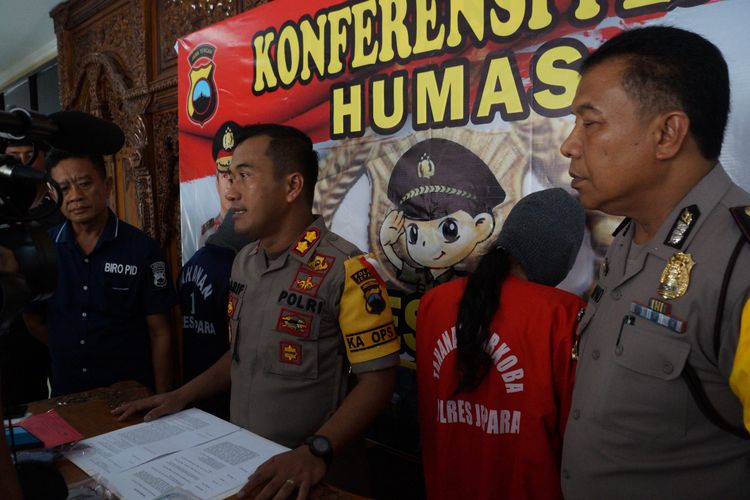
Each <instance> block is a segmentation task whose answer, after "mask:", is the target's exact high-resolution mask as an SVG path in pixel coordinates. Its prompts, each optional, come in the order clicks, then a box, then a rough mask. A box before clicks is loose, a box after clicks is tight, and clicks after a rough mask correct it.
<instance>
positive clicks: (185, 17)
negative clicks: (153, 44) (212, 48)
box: [156, 0, 241, 75]
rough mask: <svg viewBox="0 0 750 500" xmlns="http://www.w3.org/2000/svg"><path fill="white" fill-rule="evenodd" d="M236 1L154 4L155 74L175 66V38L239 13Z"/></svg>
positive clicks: (191, 0) (187, 0)
mask: <svg viewBox="0 0 750 500" xmlns="http://www.w3.org/2000/svg"><path fill="white" fill-rule="evenodd" d="M238 3H239V2H238V1H237V0H218V1H205V0H204V1H199V0H162V1H160V2H156V34H157V36H156V39H157V54H156V61H157V67H156V73H157V74H159V75H161V74H163V73H164V72H165V71H167V70H170V69H173V68H175V67H176V65H177V53H176V52H175V50H174V44H175V42H176V41H177V39H178V38H180V37H182V36H185V35H187V34H189V33H192V32H193V31H196V30H199V29H201V28H204V27H206V26H209V25H211V24H214V23H217V22H219V21H222V20H224V19H226V18H228V17H231V16H233V15H235V14H237V13H238V12H241V9H240V7H239V6H238Z"/></svg>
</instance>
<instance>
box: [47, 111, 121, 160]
mask: <svg viewBox="0 0 750 500" xmlns="http://www.w3.org/2000/svg"><path fill="white" fill-rule="evenodd" d="M49 120H50V121H51V122H52V123H53V124H55V125H56V126H57V133H56V134H54V135H53V136H52V137H49V138H48V139H47V144H49V145H50V146H52V147H53V148H57V149H63V150H65V151H69V152H71V153H76V154H91V155H111V154H115V153H117V152H118V151H119V150H120V149H122V147H123V145H125V134H123V132H122V129H121V128H120V127H119V126H118V125H117V124H115V123H112V122H110V121H107V120H102V119H101V118H97V117H95V116H93V115H90V114H88V113H84V112H82V111H58V112H57V113H52V114H51V115H49Z"/></svg>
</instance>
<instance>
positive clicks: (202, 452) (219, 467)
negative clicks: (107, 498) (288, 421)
mask: <svg viewBox="0 0 750 500" xmlns="http://www.w3.org/2000/svg"><path fill="white" fill-rule="evenodd" d="M286 450H287V448H284V447H283V446H281V445H278V444H276V443H273V442H271V441H268V440H266V439H263V438H262V437H260V436H258V435H256V434H253V433H251V432H250V431H247V430H244V429H240V430H238V431H236V432H234V433H232V434H229V435H228V436H224V437H222V438H219V439H216V440H214V441H210V442H208V443H205V444H202V445H200V446H196V447H195V448H190V449H187V450H183V451H180V452H177V453H172V454H170V455H167V456H164V457H161V458H158V459H156V460H153V461H151V462H147V463H145V464H143V465H139V466H138V467H134V468H132V469H129V470H127V471H125V472H121V473H119V474H114V475H109V476H108V477H106V478H104V479H103V482H104V484H105V486H107V488H108V489H109V490H110V491H113V492H115V493H116V494H117V495H118V496H120V498H125V499H139V500H141V499H142V500H149V499H153V498H157V497H159V496H160V495H165V494H167V493H170V492H172V491H174V490H175V489H177V488H180V489H182V490H184V491H187V492H189V493H191V494H193V495H195V496H196V497H197V498H202V499H214V498H225V497H227V496H229V495H232V494H234V493H236V492H237V491H239V489H240V488H241V487H242V486H243V485H244V484H245V483H246V482H247V478H248V476H249V475H250V474H252V473H253V472H255V469H257V468H258V466H259V465H260V464H262V463H263V462H265V461H266V460H268V459H269V458H270V457H272V456H273V455H277V454H279V453H281V452H284V451H286Z"/></svg>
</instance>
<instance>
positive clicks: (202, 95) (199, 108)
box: [187, 44, 219, 127]
mask: <svg viewBox="0 0 750 500" xmlns="http://www.w3.org/2000/svg"><path fill="white" fill-rule="evenodd" d="M215 53H216V47H214V46H212V45H209V44H202V45H199V46H198V47H196V48H195V50H193V51H192V52H191V53H190V55H189V56H188V62H189V64H190V73H189V74H188V77H189V79H190V90H189V91H188V93H187V116H188V118H189V119H190V121H191V122H193V123H195V124H197V125H199V126H201V127H202V126H203V125H204V124H205V123H206V122H207V121H209V120H210V119H211V118H212V117H213V116H214V113H216V109H217V108H218V104H219V102H218V101H219V93H218V92H217V90H216V83H215V82H214V71H215V69H216V66H215V64H214V60H213V59H214V54H215Z"/></svg>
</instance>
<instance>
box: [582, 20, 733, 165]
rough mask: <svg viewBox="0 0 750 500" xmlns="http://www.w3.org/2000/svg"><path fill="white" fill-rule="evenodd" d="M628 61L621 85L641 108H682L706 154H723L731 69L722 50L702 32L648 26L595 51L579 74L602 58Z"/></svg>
mask: <svg viewBox="0 0 750 500" xmlns="http://www.w3.org/2000/svg"><path fill="white" fill-rule="evenodd" d="M620 58H621V59H622V60H624V61H625V63H626V64H627V68H626V69H625V71H624V73H623V76H622V86H623V88H624V89H625V91H626V92H628V93H629V94H630V95H631V96H632V97H633V98H635V99H637V100H638V101H639V102H640V103H641V111H642V112H646V113H659V112H662V111H666V110H667V109H669V108H673V109H675V108H676V109H681V110H682V111H684V112H685V114H687V116H688V118H689V119H690V133H691V134H692V135H693V137H694V138H695V140H696V142H697V143H698V148H699V149H700V151H701V154H702V155H703V156H704V158H706V159H708V160H715V159H717V158H718V157H719V154H720V153H721V144H722V142H723V140H724V130H725V129H726V126H727V118H728V115H729V71H728V69H727V63H726V61H725V60H724V57H723V56H722V55H721V51H720V50H719V49H718V48H717V47H716V46H715V45H714V44H712V43H711V42H709V41H708V40H706V39H705V38H703V37H702V36H700V35H698V34H696V33H692V32H690V31H685V30H682V29H679V28H672V27H668V26H650V27H646V28H637V29H632V30H628V31H625V32H623V33H621V34H619V35H617V36H615V37H613V38H611V39H609V40H607V41H606V42H605V43H604V44H603V45H602V46H601V47H599V48H598V49H596V50H595V51H594V52H593V53H592V54H591V55H590V56H589V57H588V58H587V59H586V60H585V61H584V62H583V64H582V66H581V74H585V73H586V72H587V71H588V70H590V69H591V68H593V67H595V66H597V65H599V64H601V63H602V62H604V61H609V60H612V59H620Z"/></svg>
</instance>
